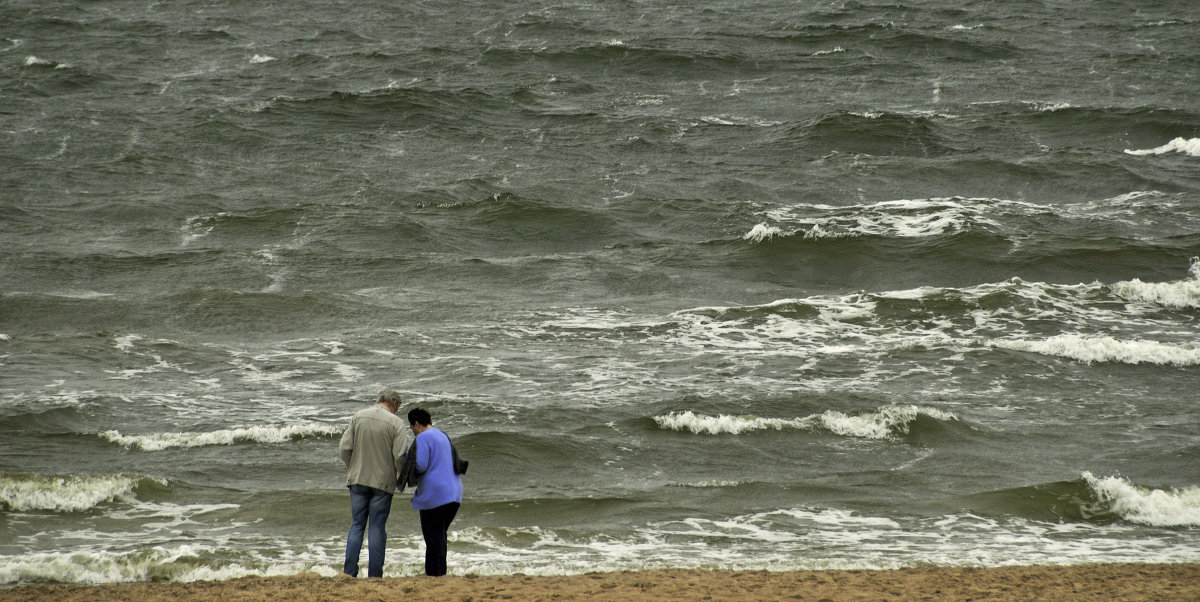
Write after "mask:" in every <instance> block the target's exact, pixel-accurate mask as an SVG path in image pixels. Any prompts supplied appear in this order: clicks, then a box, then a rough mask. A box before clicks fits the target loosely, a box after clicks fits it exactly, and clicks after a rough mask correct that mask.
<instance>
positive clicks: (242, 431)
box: [100, 423, 344, 451]
mask: <svg viewBox="0 0 1200 602" xmlns="http://www.w3.org/2000/svg"><path fill="white" fill-rule="evenodd" d="M343 430H344V427H341V426H335V425H331V424H319V423H307V424H292V425H287V426H252V427H246V428H239V429H223V430H219V431H208V432H200V433H150V434H147V435H122V434H121V433H120V432H119V431H115V430H113V431H105V432H103V433H100V438H102V439H104V440H106V441H110V442H112V443H116V444H118V445H121V446H124V447H136V448H139V449H142V450H145V451H161V450H164V449H169V448H173V447H203V446H206V445H233V444H235V443H283V442H285V441H292V440H295V439H303V438H305V437H333V436H338V435H341V434H342V431H343Z"/></svg>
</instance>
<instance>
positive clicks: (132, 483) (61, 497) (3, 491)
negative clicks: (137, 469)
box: [0, 473, 166, 512]
mask: <svg viewBox="0 0 1200 602" xmlns="http://www.w3.org/2000/svg"><path fill="white" fill-rule="evenodd" d="M142 478H143V477H140V476H135V475H124V474H112V475H69V476H47V475H17V474H10V473H0V506H7V507H8V508H9V509H11V510H15V511H28V510H50V511H53V512H82V511H84V510H88V509H90V508H94V507H96V506H98V505H100V504H103V503H106V502H111V501H113V500H116V499H125V500H130V499H132V498H133V490H134V488H136V487H137V485H138V483H139V482H140V481H141V480H142ZM158 482H159V483H161V484H162V485H166V482H165V481H158Z"/></svg>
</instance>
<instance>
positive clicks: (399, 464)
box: [392, 431, 408, 478]
mask: <svg viewBox="0 0 1200 602" xmlns="http://www.w3.org/2000/svg"><path fill="white" fill-rule="evenodd" d="M406 452H408V434H407V433H405V432H404V431H400V432H398V433H396V437H395V438H394V439H392V459H393V460H394V462H395V468H396V476H397V478H398V477H399V476H400V474H401V473H402V472H403V471H404V456H405V453H406Z"/></svg>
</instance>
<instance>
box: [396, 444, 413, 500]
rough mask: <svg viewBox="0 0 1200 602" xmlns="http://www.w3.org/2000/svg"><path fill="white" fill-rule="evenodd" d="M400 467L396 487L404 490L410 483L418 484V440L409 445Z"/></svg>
mask: <svg viewBox="0 0 1200 602" xmlns="http://www.w3.org/2000/svg"><path fill="white" fill-rule="evenodd" d="M403 460H404V462H403V465H402V466H401V467H400V478H398V479H396V489H397V490H399V491H401V492H403V491H404V489H405V488H406V487H408V486H409V485H412V486H414V487H415V486H416V485H417V442H416V441H413V443H412V445H410V446H409V447H408V453H406V454H404V456H403Z"/></svg>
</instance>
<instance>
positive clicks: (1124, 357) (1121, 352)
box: [992, 334, 1200, 366]
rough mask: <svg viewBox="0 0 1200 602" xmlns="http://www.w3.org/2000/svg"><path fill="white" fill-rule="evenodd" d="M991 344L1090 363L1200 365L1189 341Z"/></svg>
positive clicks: (1070, 338)
mask: <svg viewBox="0 0 1200 602" xmlns="http://www.w3.org/2000/svg"><path fill="white" fill-rule="evenodd" d="M992 345H993V346H995V347H1000V348H1002V349H1011V350H1013V351H1030V352H1033V353H1040V354H1042V355H1050V356H1057V357H1065V358H1070V359H1073V360H1078V361H1081V362H1085V363H1088V364H1091V363H1092V362H1116V363H1122V364H1161V365H1174V366H1196V365H1200V348H1197V347H1196V346H1194V345H1190V344H1175V343H1160V342H1157V341H1146V340H1140V339H1136V340H1119V339H1114V338H1112V337H1108V336H1083V335H1077V334H1063V335H1058V336H1054V337H1050V338H1048V339H1043V340H1000V341H992Z"/></svg>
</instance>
